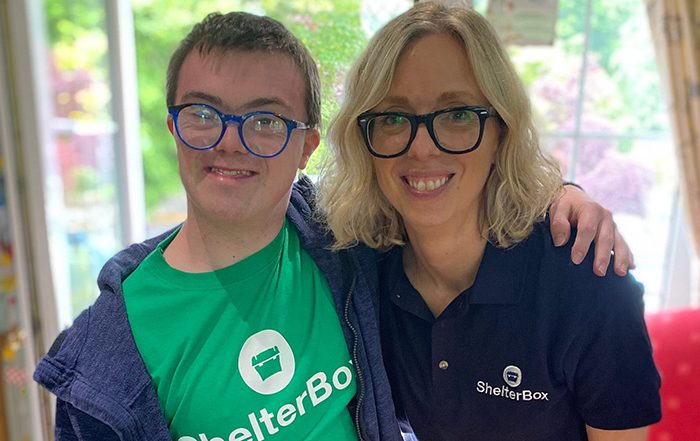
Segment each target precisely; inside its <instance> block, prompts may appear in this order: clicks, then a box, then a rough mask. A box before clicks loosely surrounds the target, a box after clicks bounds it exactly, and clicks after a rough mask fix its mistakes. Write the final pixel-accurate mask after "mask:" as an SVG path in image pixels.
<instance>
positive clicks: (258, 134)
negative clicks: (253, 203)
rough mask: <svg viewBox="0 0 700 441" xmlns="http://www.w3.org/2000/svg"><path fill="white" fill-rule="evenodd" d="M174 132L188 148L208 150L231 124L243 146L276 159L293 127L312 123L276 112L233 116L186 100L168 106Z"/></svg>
mask: <svg viewBox="0 0 700 441" xmlns="http://www.w3.org/2000/svg"><path fill="white" fill-rule="evenodd" d="M168 113H169V114H170V115H171V116H172V118H173V122H174V124H175V132H176V133H177V136H178V137H179V138H180V141H182V142H183V143H184V144H185V145H186V146H187V147H189V148H191V149H194V150H209V149H212V148H214V147H216V146H217V145H218V144H219V143H220V142H221V140H222V139H223V137H224V135H225V134H226V129H227V128H228V125H229V124H230V123H235V124H236V125H237V126H238V136H239V137H240V139H241V143H242V144H243V147H245V149H246V150H247V151H248V152H250V153H251V154H253V155H255V156H258V157H260V158H274V157H275V156H277V155H279V154H280V153H282V152H283V151H284V149H285V148H286V147H287V144H288V143H289V138H290V137H291V136H292V131H293V130H294V129H300V130H306V129H310V128H311V126H309V125H308V124H305V123H303V122H299V121H295V120H293V119H289V118H286V117H284V116H282V115H279V114H277V113H273V112H250V113H246V114H245V115H231V114H226V113H223V112H221V111H220V110H219V109H217V108H216V107H213V106H210V105H208V104H197V103H187V104H180V105H177V106H170V107H168Z"/></svg>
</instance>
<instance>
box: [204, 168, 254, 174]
mask: <svg viewBox="0 0 700 441" xmlns="http://www.w3.org/2000/svg"><path fill="white" fill-rule="evenodd" d="M211 171H212V172H213V173H218V174H220V175H224V176H252V175H253V172H251V171H249V170H222V169H220V168H216V167H212V168H211Z"/></svg>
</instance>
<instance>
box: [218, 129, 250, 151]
mask: <svg viewBox="0 0 700 441" xmlns="http://www.w3.org/2000/svg"><path fill="white" fill-rule="evenodd" d="M238 124H239V123H237V122H235V121H226V126H225V127H226V130H225V131H224V136H222V137H221V141H219V143H218V144H217V145H216V146H215V147H214V150H215V151H217V152H229V153H235V152H238V153H245V154H248V150H246V148H245V146H244V145H243V140H242V139H241V136H240V133H239V132H238Z"/></svg>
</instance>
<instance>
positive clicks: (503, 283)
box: [468, 238, 535, 304]
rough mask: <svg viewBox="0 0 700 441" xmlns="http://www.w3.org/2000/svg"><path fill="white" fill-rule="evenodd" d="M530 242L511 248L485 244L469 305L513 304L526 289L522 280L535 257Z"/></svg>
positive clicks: (528, 240)
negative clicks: (529, 249) (530, 250)
mask: <svg viewBox="0 0 700 441" xmlns="http://www.w3.org/2000/svg"><path fill="white" fill-rule="evenodd" d="M529 242H531V240H530V238H528V239H526V240H524V241H522V242H520V243H518V244H516V245H514V246H512V247H510V248H498V247H496V246H495V245H493V244H491V243H487V244H486V249H485V251H484V257H483V258H482V259H481V264H480V265H479V271H478V272H477V274H476V279H475V280H474V284H473V285H472V287H471V292H470V293H469V296H468V302H469V303H470V304H516V303H519V302H520V299H521V297H522V294H523V291H524V289H525V283H524V281H525V276H526V275H527V271H528V267H529V264H530V263H531V261H532V259H534V258H535V256H534V255H533V254H532V253H530V252H528V248H531V247H530V244H529Z"/></svg>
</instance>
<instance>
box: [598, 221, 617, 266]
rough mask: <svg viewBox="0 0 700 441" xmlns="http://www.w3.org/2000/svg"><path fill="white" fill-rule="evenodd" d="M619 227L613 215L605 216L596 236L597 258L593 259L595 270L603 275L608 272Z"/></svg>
mask: <svg viewBox="0 0 700 441" xmlns="http://www.w3.org/2000/svg"><path fill="white" fill-rule="evenodd" d="M616 231H617V228H616V227H615V222H613V220H612V215H610V216H609V217H607V216H604V217H603V218H602V219H601V222H600V224H599V226H598V233H597V234H596V238H595V259H594V260H593V272H594V273H596V274H597V275H598V276H600V277H603V276H604V275H605V274H606V273H607V272H608V266H609V265H610V259H611V258H612V252H613V247H614V246H615V233H616Z"/></svg>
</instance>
